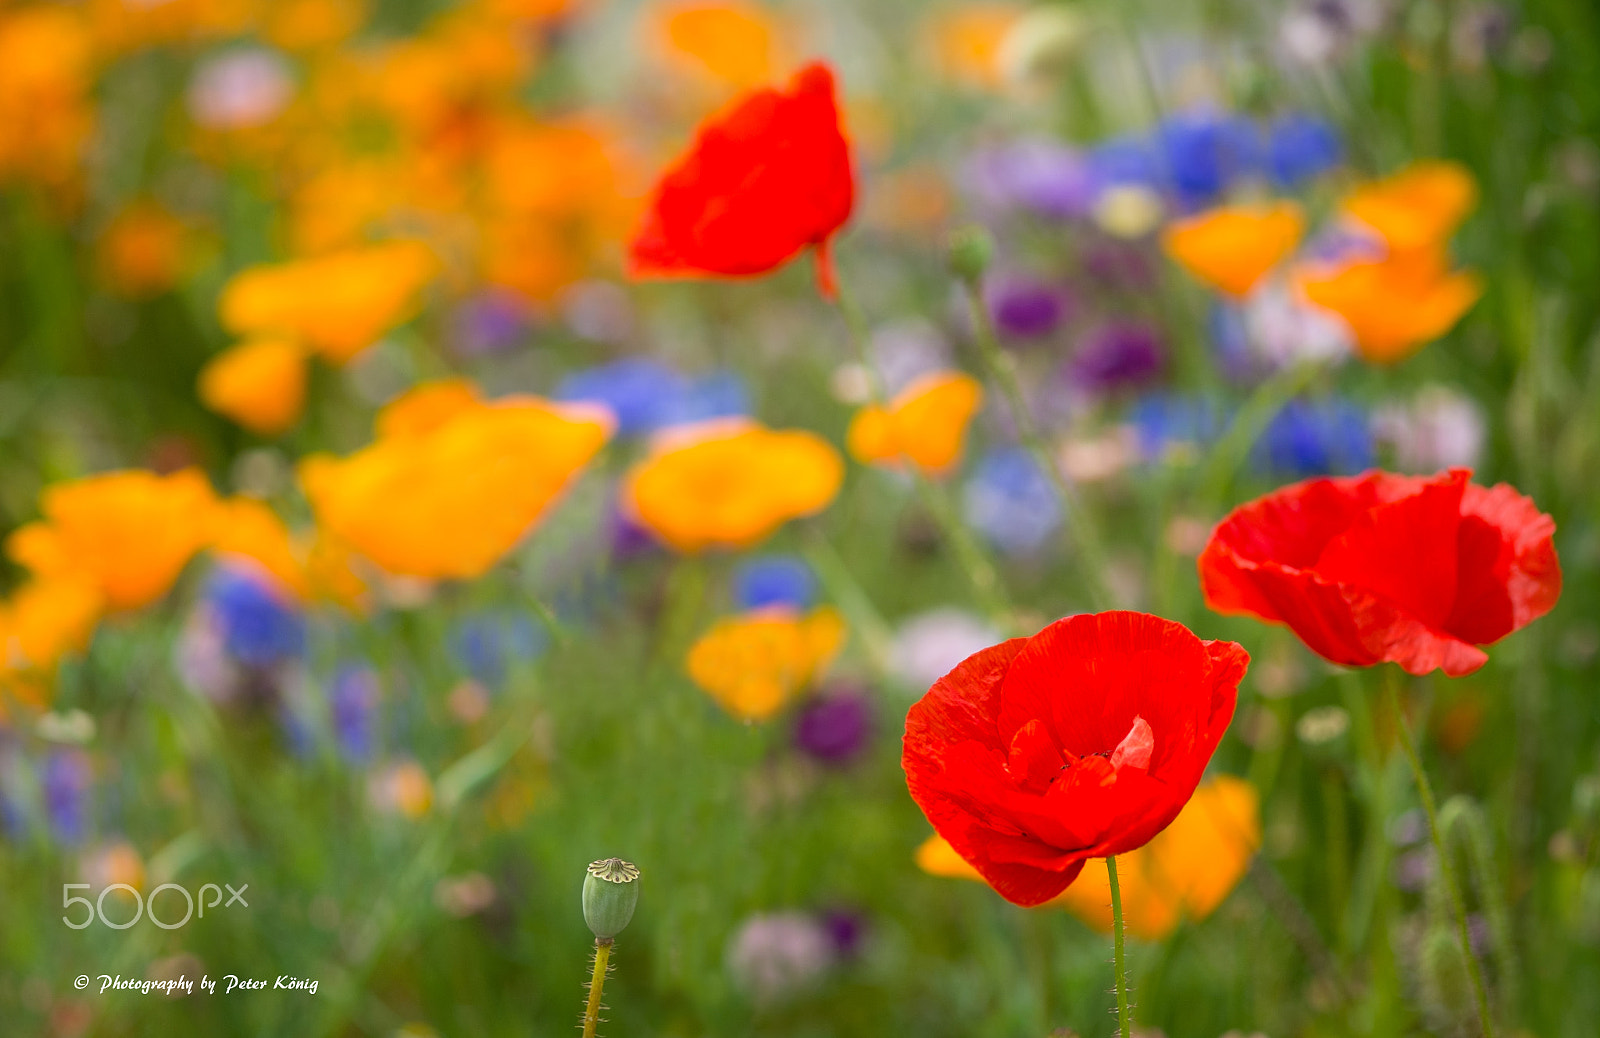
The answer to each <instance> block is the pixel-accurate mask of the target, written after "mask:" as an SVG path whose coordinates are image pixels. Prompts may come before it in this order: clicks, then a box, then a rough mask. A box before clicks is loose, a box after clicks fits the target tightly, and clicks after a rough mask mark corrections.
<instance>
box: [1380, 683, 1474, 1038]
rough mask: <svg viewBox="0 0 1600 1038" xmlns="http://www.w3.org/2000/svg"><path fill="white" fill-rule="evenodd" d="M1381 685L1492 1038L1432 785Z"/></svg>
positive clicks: (1396, 696) (1396, 701)
mask: <svg viewBox="0 0 1600 1038" xmlns="http://www.w3.org/2000/svg"><path fill="white" fill-rule="evenodd" d="M1384 684H1385V685H1386V686H1387V687H1388V691H1389V706H1390V708H1391V709H1392V710H1393V711H1394V724H1395V729H1396V730H1397V731H1398V732H1399V733H1400V746H1401V748H1402V749H1403V750H1405V754H1406V760H1407V762H1409V763H1410V765H1411V776H1412V777H1413V778H1414V779H1416V781H1417V794H1418V795H1419V796H1420V797H1421V798H1422V810H1423V812H1424V813H1425V814H1427V816H1428V832H1429V834H1430V835H1431V836H1432V837H1433V852H1434V855H1435V856H1436V857H1437V858H1438V862H1439V878H1440V879H1441V880H1442V881H1443V882H1444V888H1445V892H1446V893H1447V894H1449V896H1450V907H1451V909H1452V910H1453V911H1454V912H1455V917H1456V929H1457V931H1458V934H1459V937H1460V939H1461V956H1462V958H1464V959H1465V960H1466V963H1467V975H1468V976H1470V977H1471V978H1472V994H1473V995H1474V996H1475V997H1476V999H1477V1002H1478V1026H1479V1027H1480V1028H1481V1029H1482V1031H1483V1038H1494V1020H1493V1019H1492V1018H1491V1017H1490V1015H1489V994H1488V991H1487V989H1485V988H1484V986H1483V970H1482V969H1481V968H1480V967H1479V965H1478V957H1477V956H1476V955H1474V954H1472V937H1471V935H1470V934H1469V933H1468V932H1467V903H1466V901H1465V900H1464V899H1463V898H1462V896H1461V884H1460V883H1459V882H1457V880H1456V869H1455V866H1454V865H1453V864H1451V861H1450V849H1449V848H1448V847H1446V846H1445V842H1444V833H1443V832H1442V831H1441V830H1440V828H1439V812H1438V809H1437V808H1435V806H1434V802H1433V785H1432V783H1430V782H1429V781H1428V773H1427V772H1426V771H1424V770H1422V757H1421V756H1420V755H1419V754H1418V753H1417V744H1416V741H1415V740H1414V739H1413V738H1412V736H1411V725H1410V724H1409V723H1408V722H1407V721H1406V715H1405V711H1404V709H1403V708H1402V707H1401V705H1400V690H1399V689H1398V688H1396V687H1395V683H1394V682H1392V681H1386V682H1384Z"/></svg>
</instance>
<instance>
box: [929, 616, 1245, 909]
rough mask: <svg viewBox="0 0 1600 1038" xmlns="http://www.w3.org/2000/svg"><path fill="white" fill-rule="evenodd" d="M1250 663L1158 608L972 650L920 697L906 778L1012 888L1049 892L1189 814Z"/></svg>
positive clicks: (1070, 621)
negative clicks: (1088, 866) (1090, 864)
mask: <svg viewBox="0 0 1600 1038" xmlns="http://www.w3.org/2000/svg"><path fill="white" fill-rule="evenodd" d="M1249 662H1250V657H1249V656H1247V655H1246V654H1245V651H1244V650H1243V649H1241V648H1240V647H1239V646H1237V645H1235V644H1234V643H1233V642H1221V641H1201V640H1200V639H1199V638H1196V637H1195V636H1194V635H1193V634H1191V633H1190V632H1189V630H1188V629H1187V628H1186V627H1184V626H1183V625H1182V624H1177V623H1173V622H1172V621H1171V620H1163V619H1161V618H1160V617H1158V616H1149V615H1147V614H1145V613H1126V612H1115V613H1098V614H1093V615H1090V614H1085V615H1082V616H1071V617H1068V618H1066V619H1065V620H1057V621H1056V622H1055V623H1053V624H1051V625H1050V626H1049V627H1046V628H1045V629H1044V630H1042V631H1040V632H1039V633H1038V634H1036V635H1034V636H1033V637H1031V638H1013V639H1012V640H1010V641H1008V642H1002V643H1001V644H999V645H995V646H992V647H990V648H987V649H984V650H983V651H982V652H979V653H977V654H976V655H973V656H969V657H968V658H967V659H966V660H965V661H963V662H962V663H961V664H960V665H959V666H957V667H956V669H955V670H952V671H951V672H950V673H948V674H946V675H945V676H944V677H942V678H940V679H939V680H938V681H937V682H935V683H934V686H933V687H932V688H931V689H929V690H928V694H927V695H925V696H923V697H922V699H921V700H919V701H918V702H917V703H916V704H915V705H914V706H912V708H911V712H910V714H909V715H907V717H906V736H905V748H904V752H903V754H902V758H901V764H902V765H903V766H904V768H905V772H906V785H907V786H908V787H909V788H910V790H911V798H912V799H913V800H915V801H916V802H917V805H918V806H919V807H921V808H922V813H923V814H925V815H927V816H928V821H929V822H932V823H933V827H934V828H935V829H936V830H938V832H939V835H940V836H943V837H944V838H945V839H946V840H947V841H949V843H950V846H951V847H953V848H955V850H956V853H958V854H960V855H961V857H963V858H965V859H966V860H967V862H968V863H970V864H971V865H972V867H973V868H975V869H977V870H978V872H979V873H981V874H982V875H983V878H984V879H986V880H988V881H989V884H990V885H991V886H992V887H994V889H995V890H996V891H998V892H999V893H1000V895H1001V896H1002V897H1004V898H1005V899H1006V900H1008V901H1013V902H1016V903H1017V904H1019V905H1037V904H1042V903H1043V902H1045V901H1048V900H1050V899H1051V898H1053V897H1055V896H1056V895H1057V894H1059V893H1061V892H1062V891H1063V890H1065V889H1066V888H1067V887H1068V886H1069V885H1070V884H1071V883H1072V881H1073V880H1075V879H1077V878H1078V873H1079V872H1080V871H1082V869H1083V865H1084V862H1086V861H1087V860H1088V859H1090V858H1104V857H1107V856H1109V855H1113V854H1123V853H1125V852H1127V851H1131V850H1134V849H1135V848H1137V847H1142V846H1143V845H1144V844H1146V843H1148V842H1149V840H1150V838H1151V837H1153V836H1155V835H1156V834H1157V833H1159V832H1160V831H1161V830H1162V829H1165V828H1166V827H1167V825H1168V824H1169V823H1171V821H1172V820H1173V819H1174V818H1176V817H1177V815H1178V812H1179V811H1180V810H1182V809H1183V805H1184V804H1186V803H1188V801H1189V798H1190V797H1191V796H1192V795H1193V794H1194V789H1195V786H1196V785H1197V784H1198V783H1199V781H1200V774H1201V772H1203V771H1205V767H1206V762H1207V761H1209V760H1210V759H1211V754H1212V752H1213V751H1215V750H1216V748H1217V743H1218V742H1219V741H1220V740H1221V739H1222V733H1223V731H1225V730H1226V729H1227V727H1228V722H1229V721H1230V720H1232V719H1233V707H1234V701H1235V700H1236V699H1237V697H1238V688H1239V680H1240V679H1241V678H1243V677H1244V671H1245V667H1246V666H1247V665H1248V664H1249Z"/></svg>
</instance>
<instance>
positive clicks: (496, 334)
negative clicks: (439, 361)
mask: <svg viewBox="0 0 1600 1038" xmlns="http://www.w3.org/2000/svg"><path fill="white" fill-rule="evenodd" d="M529 317H530V315H529V312H528V304H527V303H526V302H524V301H523V300H522V298H521V297H520V296H518V295H516V294H515V293H514V292H510V291H508V290H506V289H503V288H501V289H496V288H491V289H487V290H485V291H483V292H480V293H479V294H478V295H476V296H474V297H473V298H471V299H469V300H467V301H466V302H465V303H463V304H461V306H460V307H459V308H458V309H457V310H456V312H455V315H454V320H453V322H452V323H453V324H454V328H453V330H452V341H453V342H454V344H455V348H456V352H458V353H461V354H464V355H466V356H469V357H477V356H483V355H485V354H491V353H501V352H504V351H505V350H508V349H510V348H511V347H512V346H515V345H516V344H517V342H518V341H519V340H520V339H521V338H522V335H523V333H524V332H526V331H527V329H528V325H529V323H530V322H529Z"/></svg>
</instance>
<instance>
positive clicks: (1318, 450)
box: [1251, 398, 1377, 477]
mask: <svg viewBox="0 0 1600 1038" xmlns="http://www.w3.org/2000/svg"><path fill="white" fill-rule="evenodd" d="M1251 461H1252V462H1253V463H1254V464H1255V465H1256V466H1257V467H1258V468H1260V469H1263V470H1265V471H1267V472H1270V473H1272V474H1274V475H1283V476H1296V477H1305V476H1321V475H1349V474H1353V473H1356V472H1360V471H1362V470H1363V469H1368V468H1371V467H1372V466H1373V465H1374V464H1376V462H1377V452H1376V449H1375V448H1374V446H1373V439H1372V428H1371V424H1370V423H1369V422H1368V420H1367V413H1366V411H1365V410H1364V409H1363V408H1361V407H1359V406H1358V405H1356V404H1354V403H1351V402H1350V401H1348V400H1341V399H1338V398H1332V399H1326V400H1291V401H1289V403H1288V404H1287V405H1286V406H1285V407H1284V408H1283V410H1281V411H1279V412H1278V414H1277V417H1275V418H1273V420H1272V422H1271V423H1270V424H1269V425H1268V426H1267V428H1266V431H1265V432H1263V433H1262V435H1261V439H1260V440H1259V441H1258V442H1257V444H1256V448H1255V451H1254V453H1253V454H1252V456H1251Z"/></svg>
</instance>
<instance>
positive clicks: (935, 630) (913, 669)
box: [889, 608, 1001, 694]
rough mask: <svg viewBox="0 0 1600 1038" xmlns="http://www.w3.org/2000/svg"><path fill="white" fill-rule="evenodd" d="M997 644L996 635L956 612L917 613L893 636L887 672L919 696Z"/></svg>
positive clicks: (949, 610)
mask: <svg viewBox="0 0 1600 1038" xmlns="http://www.w3.org/2000/svg"><path fill="white" fill-rule="evenodd" d="M1000 640H1001V638H1000V634H999V632H998V631H996V630H995V629H994V628H992V627H990V626H989V625H988V624H986V623H984V622H983V621H982V620H980V619H979V618H978V617H976V616H973V615H972V614H971V613H967V612H963V611H962V610H960V609H954V608H944V609H934V610H930V611H929V612H925V613H918V614H917V615H916V616H913V617H911V618H910V619H909V620H907V621H906V622H905V623H903V624H901V625H900V630H899V631H897V632H896V633H895V636H894V641H893V643H892V644H891V645H890V647H889V670H890V671H891V672H892V673H893V674H894V676H895V677H897V678H899V679H900V680H901V681H902V682H904V683H905V684H906V685H908V686H910V687H911V688H914V689H916V690H917V691H918V693H919V694H920V693H921V692H922V691H924V690H926V689H927V688H928V687H929V686H930V685H932V684H933V683H934V682H935V681H938V680H939V679H940V678H942V677H944V676H945V675H946V674H948V673H950V671H951V670H953V669H954V668H955V665H956V664H958V663H960V662H961V661H962V660H964V659H966V658H967V657H968V656H971V655H972V654H973V653H975V652H977V651H978V650H980V649H987V648H988V647H989V646H991V645H994V644H995V643H997V642H999V641H1000Z"/></svg>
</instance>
